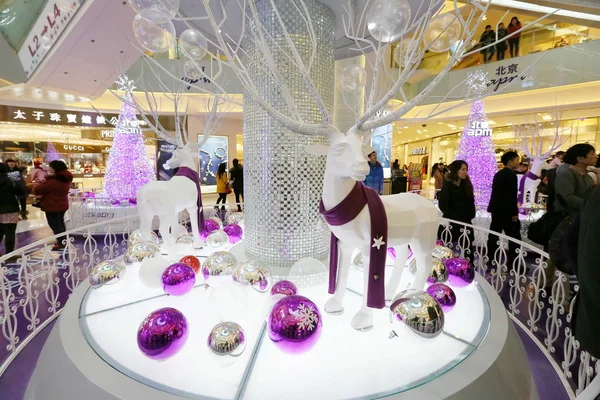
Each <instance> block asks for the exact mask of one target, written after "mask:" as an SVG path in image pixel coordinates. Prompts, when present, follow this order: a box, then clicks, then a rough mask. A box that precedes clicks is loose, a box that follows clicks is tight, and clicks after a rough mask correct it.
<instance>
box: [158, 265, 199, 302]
mask: <svg viewBox="0 0 600 400" xmlns="http://www.w3.org/2000/svg"><path fill="white" fill-rule="evenodd" d="M162 282H163V289H164V290H165V292H166V293H167V294H170V295H172V296H182V295H184V294H186V293H187V292H189V291H190V290H192V288H193V287H194V285H195V284H196V273H195V272H194V269H193V268H192V267H190V266H189V265H187V264H184V263H175V264H171V265H169V266H168V267H167V269H165V272H163V274H162Z"/></svg>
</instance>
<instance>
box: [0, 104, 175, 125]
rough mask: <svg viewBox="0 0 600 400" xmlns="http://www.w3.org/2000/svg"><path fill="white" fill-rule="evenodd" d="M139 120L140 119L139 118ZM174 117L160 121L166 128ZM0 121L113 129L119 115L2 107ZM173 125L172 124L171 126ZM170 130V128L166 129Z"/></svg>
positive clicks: (162, 118) (160, 117) (160, 119)
mask: <svg viewBox="0 0 600 400" xmlns="http://www.w3.org/2000/svg"><path fill="white" fill-rule="evenodd" d="M138 118H139V117H138ZM171 119H174V118H173V117H172V116H159V118H158V121H159V123H160V124H161V125H162V126H163V127H164V126H165V123H167V124H168V122H169V120H171ZM0 121H2V122H22V123H25V124H44V125H66V126H81V127H90V128H106V129H107V130H110V129H112V128H113V127H114V126H115V125H117V123H118V122H119V115H118V114H102V115H100V114H97V113H95V112H85V111H63V110H47V109H39V108H29V107H13V106H1V105H0ZM145 125H146V121H144V120H142V119H138V120H137V121H129V122H128V123H127V124H126V126H125V129H128V130H130V131H134V130H136V129H140V127H143V126H145ZM171 125H172V124H171ZM165 129H168V128H165Z"/></svg>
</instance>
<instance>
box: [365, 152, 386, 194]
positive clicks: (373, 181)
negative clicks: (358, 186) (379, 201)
mask: <svg viewBox="0 0 600 400" xmlns="http://www.w3.org/2000/svg"><path fill="white" fill-rule="evenodd" d="M369 167H370V168H371V171H370V172H369V175H367V178H366V179H365V181H364V184H365V185H366V186H368V187H370V188H371V189H373V190H375V191H376V192H377V193H379V194H383V166H382V165H381V163H380V162H379V161H377V152H375V151H374V152H372V153H370V154H369Z"/></svg>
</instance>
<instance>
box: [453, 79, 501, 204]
mask: <svg viewBox="0 0 600 400" xmlns="http://www.w3.org/2000/svg"><path fill="white" fill-rule="evenodd" d="M486 82H487V74H485V73H483V72H482V71H476V72H474V73H470V74H469V78H468V80H467V84H468V85H469V89H470V91H471V93H473V92H475V93H479V94H481V93H483V90H485V88H486V87H487V85H486ZM455 159H456V160H463V161H466V162H467V164H469V177H470V178H471V182H472V183H473V190H474V191H475V203H476V204H488V203H489V202H490V195H491V193H492V181H493V179H494V174H495V173H496V172H497V171H498V164H497V163H496V153H495V149H494V144H493V143H492V130H491V129H490V127H489V124H488V120H487V117H486V115H485V108H484V107H483V101H482V100H481V97H480V96H478V97H477V98H476V100H474V101H473V104H472V105H471V112H470V113H469V117H468V119H467V123H466V125H465V129H464V130H463V132H462V135H461V138H460V143H459V144H458V152H457V153H456V157H455Z"/></svg>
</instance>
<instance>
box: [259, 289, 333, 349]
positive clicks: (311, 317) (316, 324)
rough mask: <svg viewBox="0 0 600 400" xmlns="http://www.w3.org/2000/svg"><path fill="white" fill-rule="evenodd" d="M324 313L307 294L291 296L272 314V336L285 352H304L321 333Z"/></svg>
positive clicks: (270, 321)
mask: <svg viewBox="0 0 600 400" xmlns="http://www.w3.org/2000/svg"><path fill="white" fill-rule="evenodd" d="M321 328H322V321H321V312H320V311H319V309H318V308H317V306H316V304H315V303H313V302H312V301H311V300H309V299H308V298H306V297H304V296H298V295H291V296H286V297H284V298H282V299H281V300H279V301H278V302H277V303H275V305H274V306H273V308H272V309H271V313H270V314H269V321H268V330H269V337H270V338H271V340H272V341H273V342H274V343H275V344H276V345H277V347H279V348H280V349H281V350H282V351H284V352H287V353H304V352H306V351H308V350H310V349H311V348H312V347H313V346H314V345H315V343H316V342H317V341H318V339H319V336H320V335H321Z"/></svg>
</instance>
